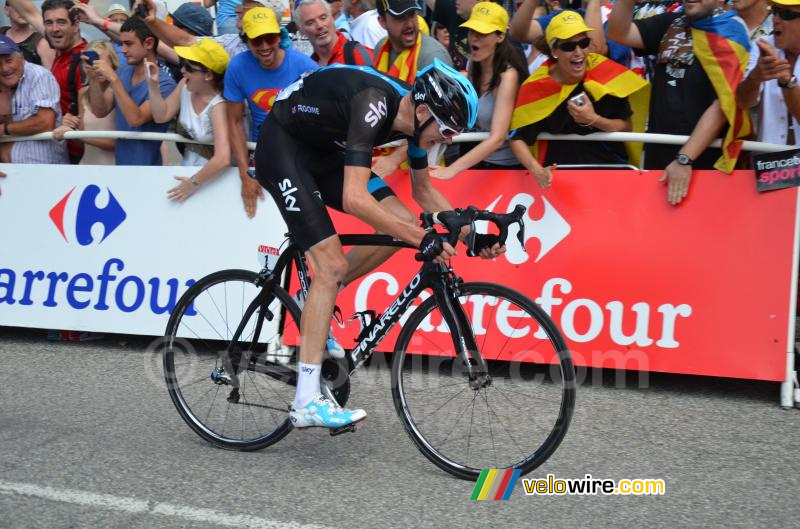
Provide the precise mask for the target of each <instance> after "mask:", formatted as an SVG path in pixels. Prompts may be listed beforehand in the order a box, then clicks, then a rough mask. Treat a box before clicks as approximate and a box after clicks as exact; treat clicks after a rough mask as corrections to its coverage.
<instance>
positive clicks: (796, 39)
mask: <svg viewBox="0 0 800 529" xmlns="http://www.w3.org/2000/svg"><path fill="white" fill-rule="evenodd" d="M770 4H771V5H772V14H773V27H774V31H773V34H772V35H770V36H768V37H763V38H761V39H760V40H758V41H757V42H756V46H754V47H753V48H752V49H751V50H750V64H749V65H748V68H747V77H745V80H744V81H742V83H741V84H740V85H739V88H738V89H737V90H736V102H737V103H738V104H739V106H740V107H742V108H747V109H757V112H756V113H755V116H756V127H755V129H756V134H757V139H758V141H764V142H768V143H778V144H781V145H798V144H800V125H798V120H800V87H798V86H797V78H798V76H800V65H798V61H797V57H798V55H800V0H772V2H770Z"/></svg>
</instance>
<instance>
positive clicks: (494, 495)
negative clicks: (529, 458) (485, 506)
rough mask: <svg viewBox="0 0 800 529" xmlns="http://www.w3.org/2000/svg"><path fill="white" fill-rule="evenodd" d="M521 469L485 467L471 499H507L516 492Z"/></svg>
mask: <svg viewBox="0 0 800 529" xmlns="http://www.w3.org/2000/svg"><path fill="white" fill-rule="evenodd" d="M520 472H521V470H519V469H513V468H506V469H499V470H498V469H496V468H491V469H484V470H481V475H480V476H479V477H478V482H477V483H475V488H474V489H473V490H472V496H470V497H469V499H470V500H507V499H509V498H510V497H511V493H512V492H514V486H515V485H516V484H517V480H518V479H519V475H520Z"/></svg>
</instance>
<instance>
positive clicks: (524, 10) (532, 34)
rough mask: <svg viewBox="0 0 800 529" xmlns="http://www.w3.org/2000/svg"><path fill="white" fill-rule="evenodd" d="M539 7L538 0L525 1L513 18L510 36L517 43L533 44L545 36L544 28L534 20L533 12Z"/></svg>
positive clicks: (509, 31)
mask: <svg viewBox="0 0 800 529" xmlns="http://www.w3.org/2000/svg"><path fill="white" fill-rule="evenodd" d="M538 5H539V1H538V0H524V1H523V2H522V4H520V6H519V7H518V8H517V11H516V13H514V16H513V17H511V27H510V28H509V30H508V34H509V35H510V36H511V38H512V39H514V40H516V41H517V42H533V41H534V40H536V39H538V38H539V37H541V36H542V35H543V32H542V26H541V25H539V23H538V22H536V21H534V20H533V12H534V10H535V9H536V7H537V6H538Z"/></svg>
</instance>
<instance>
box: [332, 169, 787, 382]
mask: <svg viewBox="0 0 800 529" xmlns="http://www.w3.org/2000/svg"><path fill="white" fill-rule="evenodd" d="M661 174H662V173H661V172H656V171H653V172H647V173H639V172H635V171H602V172H601V171H591V172H585V171H567V170H558V171H557V174H556V176H555V178H554V181H553V185H552V187H551V188H549V189H547V190H542V189H540V188H539V186H538V185H537V184H536V181H535V179H534V178H533V177H532V176H530V175H529V174H528V173H527V172H525V171H506V172H484V171H471V172H467V173H462V174H461V175H459V176H458V177H457V178H455V179H453V180H449V181H446V182H439V183H437V185H438V186H439V187H440V188H441V190H442V191H443V192H444V193H445V195H446V196H448V197H449V198H450V200H451V201H452V203H453V205H454V206H466V205H475V206H478V207H479V208H483V209H490V210H493V211H498V212H507V211H511V210H513V209H514V207H515V206H516V205H517V204H522V205H524V206H526V207H527V208H528V212H527V217H526V219H525V248H524V250H523V248H522V247H521V246H520V244H519V243H518V242H517V240H516V237H515V234H516V231H515V230H516V228H515V227H512V229H511V235H510V237H509V241H508V251H507V252H506V254H505V255H504V256H502V257H500V258H498V259H497V260H495V261H483V260H481V259H478V258H470V257H467V256H466V255H465V254H466V252H465V251H464V249H463V247H461V248H460V255H459V256H458V257H456V258H455V259H454V268H455V270H456V272H457V273H459V274H460V275H462V276H463V277H464V278H465V279H466V280H468V281H494V282H498V283H502V284H505V285H508V286H511V287H512V288H514V289H517V290H519V291H521V292H523V293H525V294H527V295H528V296H529V297H530V298H532V299H534V300H535V301H536V302H537V303H538V304H539V305H540V306H541V307H542V308H544V309H545V310H546V311H547V312H548V313H550V314H551V316H552V318H553V320H554V321H555V322H556V324H557V325H558V326H559V327H560V329H561V331H562V333H563V334H564V337H565V338H566V340H567V343H568V345H569V347H570V350H571V351H572V354H573V357H574V358H575V361H576V363H577V364H578V365H589V366H593V367H605V368H617V369H634V370H642V371H662V372H671V373H687V374H702V375H715V376H726V377H739V378H752V379H763V380H774V381H780V380H784V379H785V377H786V357H787V351H790V350H792V347H789V346H788V344H789V343H790V342H789V340H790V338H789V337H790V332H792V330H793V329H792V328H791V327H790V322H792V323H793V321H794V318H793V316H794V312H793V308H791V307H792V304H793V302H794V300H793V298H792V293H793V291H794V288H795V287H794V285H795V283H794V275H795V274H796V272H793V266H794V259H795V257H796V256H797V236H796V234H797V226H798V223H797V208H798V194H797V189H796V188H793V189H787V190H782V191H776V192H774V193H765V194H759V193H758V192H757V191H756V186H755V184H754V182H753V172H752V171H740V172H735V173H734V174H732V175H725V174H723V173H719V172H716V171H695V173H694V176H693V179H692V187H691V190H690V193H689V196H688V198H687V199H685V200H684V201H683V202H682V203H681V205H679V206H677V207H675V206H670V205H669V204H668V203H667V198H666V189H665V186H664V184H662V183H659V182H658V179H659V178H660V177H661ZM391 184H392V187H393V188H394V189H395V191H397V192H398V194H399V195H400V196H401V197H403V199H404V201H406V203H410V201H409V200H408V197H409V195H410V189H409V182H408V178H407V176H405V175H402V174H397V175H395V176H394V177H393V178H392V180H391ZM337 227H338V228H339V230H340V231H342V232H344V231H355V232H360V231H363V230H364V229H366V227H364V226H363V225H359V223H357V222H354V221H352V220H350V219H348V218H346V217H345V216H343V215H342V216H339V217H337ZM480 229H483V227H480V226H479V230H480ZM417 266H418V264H417V263H414V261H413V254H412V252H410V251H402V252H399V253H398V254H397V255H395V256H394V257H393V258H392V259H391V260H390V261H389V262H388V263H387V264H386V265H384V266H383V267H381V268H380V269H379V270H377V271H375V272H373V273H371V274H368V275H367V276H366V277H364V278H363V279H362V280H360V281H357V282H355V283H354V284H353V285H351V286H350V287H349V288H348V289H346V290H345V291H343V292H342V294H341V295H340V296H339V299H338V303H339V305H340V306H341V308H342V310H343V312H344V313H345V314H348V313H353V312H355V311H361V310H365V309H366V308H371V309H375V310H378V311H381V310H383V309H384V308H385V307H387V306H388V305H389V304H390V303H391V302H392V300H393V299H395V298H396V297H397V295H398V293H399V291H400V290H402V289H403V288H404V287H405V286H406V284H407V283H408V280H409V279H410V278H411V277H412V276H413V272H414V269H415V268H416V267H417ZM469 303H471V305H469V306H468V307H467V311H468V312H469V315H468V316H469V317H470V319H471V320H472V322H473V326H474V327H476V328H477V329H479V332H480V333H481V335H482V336H480V337H479V338H480V341H482V342H483V343H485V344H488V346H491V344H496V345H498V348H497V349H498V350H501V349H504V347H502V346H504V344H506V343H507V342H506V341H507V340H518V341H520V347H519V348H517V349H524V348H525V347H526V346H525V344H526V343H531V341H532V340H533V341H534V342H535V340H534V339H535V338H537V337H538V338H544V335H543V334H542V333H541V331H540V330H539V329H538V326H536V325H535V324H534V323H532V322H530V321H520V317H519V314H512V313H510V312H509V310H508V307H504V306H503V305H502V304H493V303H492V300H484V299H477V300H475V299H474V298H473V299H472V300H470V301H469ZM427 329H428V333H429V335H430V336H429V337H428V341H429V342H430V343H431V344H434V343H443V341H444V343H446V341H447V339H448V334H447V332H448V329H447V326H446V325H443V324H442V322H438V321H429V322H428V325H427ZM520 329H524V330H525V332H520ZM357 330H358V329H357V327H356V328H353V327H348V328H346V329H344V330H343V331H341V332H342V334H343V335H345V334H347V335H348V337H347V338H343V339H342V340H341V341H342V342H343V343H345V344H349V343H352V342H351V340H350V338H349V336H350V335H354V334H355V332H356V331H357ZM396 333H397V329H394V330H393V336H396ZM346 346H347V345H346ZM382 347H384V348H386V349H391V343H387V344H385V345H382ZM507 349H514V348H513V347H510V348H507ZM522 359H523V360H524V358H522Z"/></svg>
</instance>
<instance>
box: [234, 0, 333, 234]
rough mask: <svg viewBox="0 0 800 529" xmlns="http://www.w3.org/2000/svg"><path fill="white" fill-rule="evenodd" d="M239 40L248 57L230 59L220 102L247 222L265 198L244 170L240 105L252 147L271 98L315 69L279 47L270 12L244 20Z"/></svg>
mask: <svg viewBox="0 0 800 529" xmlns="http://www.w3.org/2000/svg"><path fill="white" fill-rule="evenodd" d="M242 40H244V42H245V43H246V44H247V47H248V49H249V51H248V52H247V53H240V54H239V55H236V56H235V57H233V58H232V59H231V62H230V64H229V65H228V69H227V70H226V71H225V90H224V93H223V97H224V98H225V100H226V101H227V102H228V106H227V110H228V126H229V130H230V137H231V147H232V149H233V155H234V159H235V160H236V165H237V167H238V168H239V176H240V177H241V180H242V199H243V200H244V208H245V212H246V213H247V216H248V217H250V218H252V217H253V216H254V215H255V214H256V207H257V201H258V199H259V198H263V197H264V193H263V191H262V190H261V188H260V186H259V185H258V182H256V181H255V180H253V179H252V178H251V177H250V176H249V174H248V170H249V168H250V157H249V155H248V152H247V143H246V141H247V139H246V135H245V125H244V117H243V113H244V105H245V103H246V104H247V106H248V109H249V110H250V123H249V130H250V138H249V139H250V141H256V140H257V139H258V133H259V130H260V129H261V124H262V123H263V122H264V119H265V118H266V117H267V114H268V113H269V111H270V109H271V108H272V103H273V101H274V99H275V95H276V94H277V93H278V92H279V91H280V90H281V89H282V88H284V87H286V86H288V85H289V84H290V83H291V82H293V81H295V80H296V79H297V78H298V77H300V75H301V74H303V73H305V72H308V71H310V70H315V69H316V68H317V64H316V63H315V62H314V61H312V60H311V59H310V58H309V57H307V56H306V55H303V54H302V53H300V52H298V51H297V50H295V49H293V48H287V49H282V48H281V47H280V40H281V28H280V26H279V25H278V20H277V18H276V17H275V13H274V12H273V11H272V9H269V8H266V7H256V8H253V9H250V10H249V11H247V13H245V15H244V17H243V18H242Z"/></svg>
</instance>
